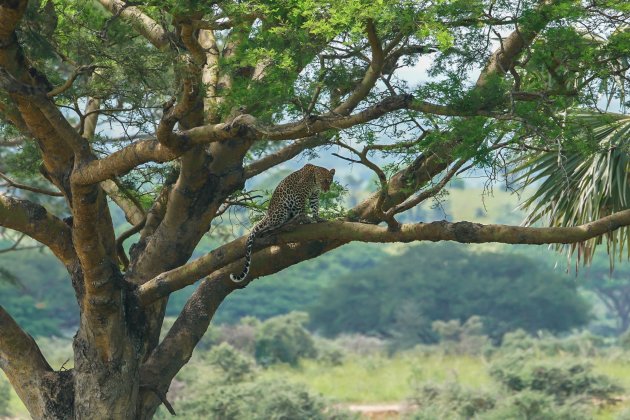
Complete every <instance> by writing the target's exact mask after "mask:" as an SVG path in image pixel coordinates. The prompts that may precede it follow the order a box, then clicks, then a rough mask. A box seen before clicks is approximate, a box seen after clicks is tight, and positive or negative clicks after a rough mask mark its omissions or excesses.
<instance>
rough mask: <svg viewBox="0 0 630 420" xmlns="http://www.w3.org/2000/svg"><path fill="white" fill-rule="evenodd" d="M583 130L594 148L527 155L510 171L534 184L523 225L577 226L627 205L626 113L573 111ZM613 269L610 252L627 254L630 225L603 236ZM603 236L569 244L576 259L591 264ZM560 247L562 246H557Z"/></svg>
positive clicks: (629, 147)
mask: <svg viewBox="0 0 630 420" xmlns="http://www.w3.org/2000/svg"><path fill="white" fill-rule="evenodd" d="M567 123H568V124H575V125H576V126H577V127H580V128H581V130H580V131H582V132H584V133H585V134H587V135H589V136H592V139H593V140H594V141H595V142H596V144H597V146H598V147H597V149H596V151H595V152H591V153H582V152H579V151H565V150H562V149H558V150H554V151H547V152H536V153H532V154H529V155H527V156H525V158H524V160H522V161H521V163H519V164H518V165H517V167H516V169H515V170H514V172H516V173H517V178H516V181H517V182H521V183H522V184H524V185H525V186H533V187H534V192H533V194H532V195H531V197H530V198H529V199H527V200H526V201H525V202H523V204H522V205H521V208H523V209H526V210H527V217H526V219H525V221H524V223H525V224H527V225H531V224H534V223H537V222H543V221H544V222H545V223H546V224H548V225H549V226H558V227H563V226H576V225H580V224H584V223H588V222H591V221H593V220H596V219H599V218H601V217H604V216H607V215H610V214H612V213H615V212H618V211H620V210H625V209H627V208H628V203H629V202H630V183H629V182H628V176H629V175H630V154H629V152H630V116H629V115H624V114H614V113H603V114H602V113H592V112H584V111H579V112H574V113H571V114H569V116H568V117H567ZM605 238H606V244H607V248H608V253H609V255H610V257H611V260H610V261H611V267H612V266H613V264H614V255H615V254H616V253H617V252H618V253H619V258H621V257H622V253H623V249H624V247H625V248H626V249H627V252H628V258H630V229H628V227H623V228H620V229H618V230H616V231H615V232H612V233H610V234H607V235H606V236H605ZM601 243H602V238H594V239H591V240H589V241H586V242H582V243H579V244H573V245H569V246H568V253H569V255H573V254H577V261H578V262H579V261H580V260H583V261H584V263H585V264H588V263H590V262H591V260H592V258H593V254H594V251H595V248H596V247H597V245H599V244H601ZM558 247H559V248H562V247H563V246H562V245H559V246H558Z"/></svg>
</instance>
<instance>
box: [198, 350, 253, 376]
mask: <svg viewBox="0 0 630 420" xmlns="http://www.w3.org/2000/svg"><path fill="white" fill-rule="evenodd" d="M205 358H206V360H207V361H208V362H209V363H210V364H211V365H212V366H214V367H215V368H216V370H218V371H219V378H218V380H219V382H221V383H224V384H235V383H237V382H242V381H246V380H249V379H251V378H252V376H253V375H254V372H255V370H256V363H255V362H254V360H253V359H252V358H251V357H249V356H247V355H245V354H243V353H242V352H240V351H238V350H237V349H235V348H234V347H232V346H231V345H229V344H228V343H221V344H219V345H218V346H215V347H213V348H212V350H210V352H209V353H208V354H207V355H206V357H205Z"/></svg>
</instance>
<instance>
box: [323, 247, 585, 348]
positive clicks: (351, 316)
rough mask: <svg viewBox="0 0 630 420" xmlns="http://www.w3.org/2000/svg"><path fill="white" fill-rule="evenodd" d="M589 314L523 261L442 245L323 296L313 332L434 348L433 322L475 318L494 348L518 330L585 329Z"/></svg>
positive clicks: (572, 286)
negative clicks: (354, 334) (378, 337)
mask: <svg viewBox="0 0 630 420" xmlns="http://www.w3.org/2000/svg"><path fill="white" fill-rule="evenodd" d="M418 267H422V270H419V269H418ZM588 312H589V308H588V305H587V303H586V302H585V301H584V300H583V299H582V298H581V297H580V296H579V295H578V293H577V284H576V282H575V281H573V280H572V279H567V278H566V276H561V275H558V274H555V275H554V273H551V272H549V271H548V270H546V269H545V268H544V267H543V266H538V267H537V266H536V262H535V261H533V260H532V259H531V258H529V257H526V256H523V255H518V254H508V253H496V252H470V251H466V250H465V249H462V247H457V246H454V245H452V244H444V246H427V245H423V246H416V247H412V248H411V249H409V250H408V251H407V252H406V253H405V254H403V255H400V256H397V257H393V258H390V259H389V260H387V261H384V262H382V263H381V264H378V265H377V266H376V267H375V268H373V269H368V270H361V271H357V272H355V273H354V274H353V275H351V276H345V277H343V278H341V279H340V280H339V282H338V284H332V285H330V286H329V287H328V288H327V289H325V290H324V292H323V293H322V295H321V298H320V300H319V301H318V303H317V305H316V306H315V307H314V308H313V310H312V318H313V321H312V324H313V326H314V328H316V329H318V330H320V331H322V332H323V333H326V334H339V333H342V332H346V331H353V332H358V333H363V334H380V335H384V336H388V337H392V336H393V337H394V338H396V339H398V340H400V339H407V340H409V341H411V342H410V343H408V344H412V343H413V344H417V343H418V342H431V341H433V340H435V338H436V337H435V336H434V335H432V333H431V325H432V321H436V320H440V321H449V320H458V321H459V322H461V324H464V322H466V321H467V320H468V319H469V318H470V317H472V316H475V315H478V316H480V317H481V319H482V321H483V325H484V329H485V333H486V334H488V335H489V336H490V337H492V338H493V339H494V340H496V341H500V340H501V338H502V337H503V334H505V333H506V332H509V331H514V330H515V329H517V328H522V329H524V330H526V331H528V332H530V333H532V334H535V333H536V332H537V331H540V330H549V331H553V332H562V331H567V330H570V329H571V328H574V327H578V326H581V325H584V324H586V323H587V322H588ZM397 336H398V337H397ZM414 338H415V340H413V339H414Z"/></svg>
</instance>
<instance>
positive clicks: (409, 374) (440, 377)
mask: <svg viewBox="0 0 630 420" xmlns="http://www.w3.org/2000/svg"><path fill="white" fill-rule="evenodd" d="M262 375H263V376H264V377H266V378H269V379H282V380H286V381H293V382H299V383H303V384H306V385H307V386H308V387H309V388H310V389H312V390H313V391H315V392H318V393H321V394H322V395H324V396H326V397H328V398H330V399H332V400H335V401H339V402H348V403H350V402H352V403H383V402H400V401H403V400H405V399H407V398H408V397H409V396H410V395H411V394H412V391H413V386H414V384H418V383H428V382H437V383H442V382H450V381H459V382H460V383H461V384H462V385H467V386H470V387H486V388H487V387H492V386H494V384H493V382H492V380H491V378H490V377H489V376H488V374H487V369H486V366H485V362H484V361H483V360H482V359H480V358H474V357H470V356H443V355H429V356H424V357H420V356H418V355H416V354H413V353H403V354H399V355H396V356H394V357H392V358H387V357H386V356H381V355H373V356H367V357H360V356H351V357H348V358H347V359H346V360H345V362H344V363H343V364H342V365H339V366H326V365H322V364H320V363H318V362H317V361H314V360H305V361H303V362H302V364H301V365H300V367H298V368H291V367H289V366H280V367H274V368H272V369H267V370H265V371H264V372H263V373H262Z"/></svg>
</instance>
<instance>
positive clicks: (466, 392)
mask: <svg viewBox="0 0 630 420" xmlns="http://www.w3.org/2000/svg"><path fill="white" fill-rule="evenodd" d="M411 402H412V405H417V406H418V407H419V410H417V411H415V412H413V413H412V414H411V416H410V418H412V419H414V420H432V419H438V418H439V419H446V418H449V419H455V418H458V419H468V418H472V417H475V416H478V415H479V414H480V413H482V412H485V411H487V410H490V409H491V408H493V407H494V406H495V404H496V399H495V397H494V396H492V395H491V394H490V393H488V392H485V391H480V390H470V389H466V388H463V387H462V386H460V385H459V384H458V383H457V382H452V383H448V384H446V385H439V386H434V385H424V386H422V387H421V388H420V389H419V390H417V391H416V395H415V396H414V397H412V399H411ZM475 418H476V417H475Z"/></svg>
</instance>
